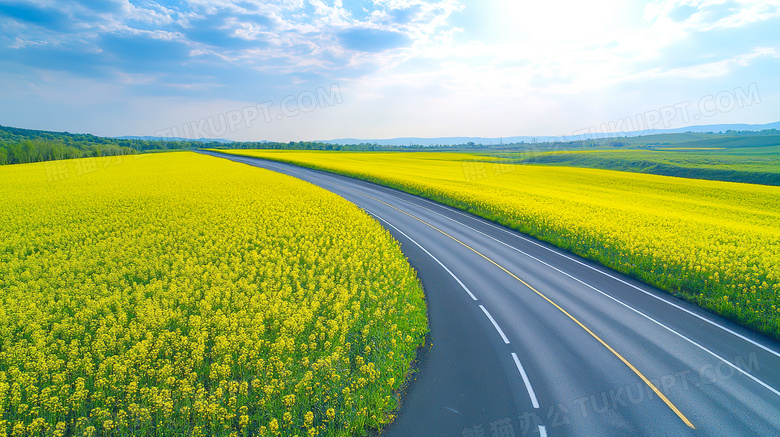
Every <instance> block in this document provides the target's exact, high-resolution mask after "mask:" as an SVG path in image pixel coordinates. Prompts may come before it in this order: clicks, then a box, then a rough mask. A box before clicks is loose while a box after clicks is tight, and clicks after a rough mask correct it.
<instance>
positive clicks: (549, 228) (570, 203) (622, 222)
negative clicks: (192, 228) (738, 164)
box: [230, 150, 780, 339]
mask: <svg viewBox="0 0 780 437" xmlns="http://www.w3.org/2000/svg"><path fill="white" fill-rule="evenodd" d="M230 153H236V154H244V155H248V156H257V157H262V158H267V159H273V160H279V161H286V162H291V163H294V164H299V165H303V166H307V167H313V168H318V169H322V170H328V171H333V172H337V173H341V174H346V175H350V176H354V177H358V178H361V179H366V180H370V181H374V182H378V183H381V184H384V185H388V186H391V187H395V188H398V189H401V190H404V191H407V192H410V193H413V194H417V195H420V196H422V197H427V198H429V199H433V200H436V201H440V202H442V203H445V204H448V205H451V206H454V207H457V208H460V209H463V210H466V211H469V212H472V213H474V214H476V215H479V216H482V217H485V218H488V219H490V220H494V221H496V222H498V223H501V224H503V225H506V226H508V227H511V228H514V229H517V230H519V231H521V232H524V233H527V234H530V235H532V236H534V237H537V238H539V239H541V240H544V241H548V242H550V243H552V244H555V245H556V246H559V247H562V248H564V249H567V250H570V251H572V252H574V253H576V254H578V255H581V256H583V257H586V258H589V259H592V260H595V261H598V262H600V263H602V264H604V265H606V266H608V267H611V268H613V269H616V270H618V271H621V272H623V273H626V274H628V275H630V276H633V277H635V278H638V279H640V280H642V281H644V282H646V283H648V284H651V285H653V286H656V287H658V288H661V289H664V290H667V291H670V292H672V293H674V294H677V295H679V296H681V297H683V298H685V299H687V300H689V301H691V302H694V303H696V304H699V305H701V306H703V307H705V308H708V309H710V310H712V311H714V312H716V313H719V314H721V315H724V316H726V317H728V318H730V319H732V320H735V321H737V322H740V323H742V324H744V325H746V326H749V327H751V328H753V329H755V330H757V331H759V332H762V333H764V334H767V335H769V336H772V337H774V338H776V339H780V311H778V305H779V302H780V187H772V186H763V185H753V184H739V183H730V182H717V181H706V180H697V179H683V178H674V177H666V176H657V175H649V174H637V173H626V172H618V171H610V170H597V169H587V168H572V167H557V166H556V167H552V166H539V165H514V164H511V163H507V162H506V161H503V160H501V159H499V158H495V157H486V156H479V155H474V154H464V153H440V152H439V153H430V152H427V153H426V152H414V153H407V152H403V153H399V152H368V153H366V152H362V153H361V152H317V151H314V152H313V151H308V152H303V151H271V150H251V151H248V150H235V151H230Z"/></svg>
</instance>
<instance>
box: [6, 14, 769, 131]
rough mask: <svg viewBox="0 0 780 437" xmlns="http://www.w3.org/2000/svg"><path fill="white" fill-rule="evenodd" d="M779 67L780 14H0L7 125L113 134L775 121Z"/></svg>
mask: <svg viewBox="0 0 780 437" xmlns="http://www.w3.org/2000/svg"><path fill="white" fill-rule="evenodd" d="M778 72H780V1H771V2H752V1H744V2H740V1H725V2H723V1H677V0H675V1H652V2H627V1H619V0H605V1H590V2H582V1H554V0H553V1H545V2H539V1H533V2H529V1H519V0H492V1H484V0H483V1H478V0H431V1H422V0H374V1H354V0H336V1H332V0H331V1H326V0H269V1H257V0H216V1H206V0H180V1H155V0H143V1H135V0H76V1H51V0H35V1H28V0H12V1H7V0H0V124H2V125H10V126H16V127H25V128H32V129H45V130H57V131H69V132H86V133H93V134H96V135H106V136H120V135H174V134H178V135H179V136H189V137H193V136H194V137H209V136H214V137H221V138H228V139H234V140H276V141H290V140H295V141H297V140H314V139H323V140H326V139H334V138H348V137H352V138H393V137H402V136H420V137H439V136H482V137H501V136H513V135H572V134H574V133H577V132H582V131H583V130H585V129H591V130H593V129H594V128H595V129H596V130H599V129H601V128H600V127H599V126H609V125H610V123H612V125H614V126H618V125H623V126H627V123H626V120H627V119H629V118H631V119H632V120H639V119H642V120H644V122H645V124H647V123H646V122H647V120H648V119H649V120H651V121H653V124H654V126H653V127H656V128H662V127H681V126H685V125H696V124H715V123H769V122H775V121H778V120H780V112H778V111H777V109H776V108H778V103H780V80H778V78H779V76H778ZM669 108H675V111H676V114H674V116H671V115H670V114H671V112H669ZM702 108H707V110H706V111H703V110H701V109H702ZM653 114H665V116H664V118H663V119H662V121H661V122H656V121H657V120H659V118H658V117H655V116H653ZM648 117H649V118H648ZM659 123H660V124H659ZM636 126H637V127H640V128H641V127H642V126H641V123H638V122H637V123H636Z"/></svg>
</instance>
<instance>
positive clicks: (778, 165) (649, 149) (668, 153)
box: [484, 134, 780, 185]
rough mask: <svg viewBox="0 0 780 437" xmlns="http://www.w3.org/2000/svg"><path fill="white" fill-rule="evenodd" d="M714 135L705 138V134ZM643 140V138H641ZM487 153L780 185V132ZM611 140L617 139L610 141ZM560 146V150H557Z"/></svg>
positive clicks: (510, 159)
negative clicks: (771, 134) (747, 135)
mask: <svg viewBox="0 0 780 437" xmlns="http://www.w3.org/2000/svg"><path fill="white" fill-rule="evenodd" d="M702 136H704V137H709V138H703V139H702V138H700V137H702ZM640 140H641V141H640ZM619 142H621V143H623V144H622V145H619V146H615V145H614V144H615V141H612V142H606V141H599V142H593V143H590V144H587V145H584V146H581V147H577V148H569V147H567V146H566V145H541V146H538V147H537V148H536V149H534V148H528V149H527V150H523V151H518V152H507V151H502V152H497V153H485V154H484V155H485V156H490V157H491V160H492V159H494V158H498V159H501V160H503V161H505V162H507V163H513V164H542V165H557V166H568V167H586V168H600V169H607V170H619V171H628V172H637V173H649V174H656V175H663V176H675V177H682V178H691V179H707V180H715V181H726V182H742V183H751V184H761V185H780V136H750V137H727V136H723V135H713V134H664V135H653V136H647V137H635V138H621V139H619ZM609 144H613V145H612V146H610V145H609ZM555 149H560V150H555Z"/></svg>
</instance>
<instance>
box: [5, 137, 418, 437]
mask: <svg viewBox="0 0 780 437" xmlns="http://www.w3.org/2000/svg"><path fill="white" fill-rule="evenodd" d="M63 163H65V164H64V165H67V166H71V167H73V168H85V167H86V168H92V169H95V168H98V166H95V165H93V164H94V162H92V163H87V162H85V160H73V161H63ZM98 170H99V171H92V172H89V173H84V174H81V175H79V176H76V175H77V174H78V173H77V172H70V173H69V175H70V176H69V177H67V178H63V179H61V180H57V181H55V182H54V183H50V181H51V178H47V174H46V169H45V168H44V164H24V165H12V166H4V167H2V168H1V169H0V198H1V199H2V204H3V207H2V208H0V436H26V435H36V436H37V435H41V436H42V435H47V436H64V435H69V436H70V435H73V436H108V435H111V436H114V435H116V436H131V435H162V436H166V435H204V436H205V435H225V436H228V435H230V436H247V435H254V436H296V435H297V436H301V437H303V436H309V437H311V436H341V435H356V434H358V435H360V434H363V433H364V432H365V431H366V430H367V429H370V428H381V427H382V425H383V424H386V423H387V422H388V421H389V420H390V419H391V418H392V411H393V410H394V408H395V407H396V405H397V399H396V397H395V394H394V393H395V392H396V390H397V389H398V388H399V383H391V384H388V383H389V382H395V381H402V380H403V379H404V377H405V375H406V373H407V372H408V370H409V365H410V362H411V360H412V359H413V358H414V354H415V351H416V348H417V347H418V346H419V345H420V344H421V343H422V342H423V338H424V335H425V333H426V332H427V320H426V310H425V303H424V296H423V292H422V289H421V287H420V285H419V282H418V280H417V278H416V275H415V273H414V271H413V270H412V269H411V267H410V266H409V265H408V262H407V261H406V259H405V257H404V256H403V254H402V253H401V251H400V249H399V246H398V244H397V242H395V241H394V240H393V238H392V237H391V236H390V235H389V234H388V233H387V232H386V231H385V230H384V229H382V227H381V226H380V225H379V224H378V223H377V222H376V221H374V220H372V219H371V218H370V217H368V216H367V215H366V214H365V213H364V212H362V211H361V210H359V209H358V208H357V207H355V206H354V205H352V204H350V203H349V202H347V201H345V200H343V199H342V198H340V197H338V196H336V195H334V194H332V193H329V192H327V191H325V190H323V189H320V188H317V187H315V186H313V185H310V184H308V183H305V182H303V181H300V180H297V179H294V178H291V177H288V176H284V175H280V174H276V173H273V172H270V171H266V170H261V169H257V168H253V167H249V166H245V165H241V164H236V163H232V162H229V161H226V160H222V159H217V158H213V157H208V156H204V155H198V154H195V153H189V152H186V153H165V154H156V155H148V156H144V157H142V158H141V159H135V158H124V160H123V161H122V162H121V165H114V166H111V167H108V168H103V169H98Z"/></svg>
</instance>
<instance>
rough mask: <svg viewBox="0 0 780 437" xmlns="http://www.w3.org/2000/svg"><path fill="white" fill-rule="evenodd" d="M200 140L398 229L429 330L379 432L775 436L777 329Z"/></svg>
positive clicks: (450, 216) (518, 239)
mask: <svg viewBox="0 0 780 437" xmlns="http://www.w3.org/2000/svg"><path fill="white" fill-rule="evenodd" d="M204 153H208V154H211V155H214V156H221V157H226V158H227V159H231V160H233V161H237V162H242V163H246V164H249V165H253V166H256V167H262V168H266V169H270V170H273V171H277V172H280V173H285V174H289V175H291V176H295V177H297V178H300V179H303V180H306V181H309V182H311V183H313V184H315V185H318V186H320V187H323V188H325V189H327V190H329V191H332V192H334V193H336V194H338V195H340V196H342V197H344V198H345V199H347V200H349V201H351V202H353V203H355V204H356V205H358V206H359V207H361V208H363V209H364V210H366V212H368V213H369V214H371V215H372V216H374V217H375V218H376V219H377V220H379V221H380V223H382V225H384V226H385V228H386V229H387V230H388V231H390V232H391V233H392V234H393V236H394V237H395V238H396V239H397V240H398V241H399V242H401V246H402V249H403V251H404V253H405V254H406V255H407V257H409V261H410V263H411V264H412V266H414V268H415V269H416V270H417V271H418V275H419V277H420V278H421V280H422V281H423V284H424V286H425V291H426V296H427V300H428V309H429V320H430V327H431V336H432V342H433V344H432V347H430V348H427V349H426V351H425V353H424V354H423V356H422V358H421V363H420V366H419V372H418V373H417V374H416V380H415V381H413V382H412V383H411V384H410V385H409V387H408V390H407V392H406V393H405V394H404V396H403V405H402V407H401V410H400V412H399V415H398V418H397V419H396V421H395V422H394V423H392V424H391V425H390V426H389V427H388V428H387V429H386V430H385V431H384V432H383V434H382V435H383V436H388V437H414V436H420V437H432V436H452V437H455V436H457V437H493V436H496V437H517V436H523V435H542V436H545V435H549V436H559V435H561V436H562V435H570V436H585V435H588V436H638V435H669V436H685V435H713V436H714V435H717V436H767V437H769V436H772V437H778V436H780V344H778V342H775V341H772V340H769V339H767V338H765V337H763V336H761V335H758V334H755V333H753V332H751V331H749V330H747V329H745V328H742V327H740V326H737V325H735V324H733V323H731V322H729V321H727V320H724V319H723V318H720V317H718V316H714V315H712V314H709V313H707V312H706V311H704V310H701V309H700V308H698V307H696V306H693V305H690V304H688V303H686V302H683V301H681V300H679V299H676V298H674V297H671V296H670V295H668V294H667V293H664V292H661V291H659V290H656V289H654V288H652V287H650V286H647V285H645V284H642V283H641V282H638V281H635V280H632V279H629V278H627V277H625V276H623V275H621V274H620V273H617V272H615V271H612V270H609V269H607V268H604V267H602V266H599V265H596V264H595V263H592V262H590V261H587V260H584V259H582V258H579V257H577V256H575V255H572V254H569V253H567V252H565V251H562V250H559V249H557V248H554V247H552V246H550V245H548V244H546V243H542V242H539V241H537V240H535V239H533V238H529V237H527V236H525V235H523V234H520V233H517V232H515V231H512V230H509V229H507V228H504V227H501V226H498V225H495V224H493V223H491V222H489V221H487V220H484V219H481V218H477V217H475V216H472V215H469V214H466V213H463V212H461V211H458V210H455V209H453V208H450V207H447V206H443V205H440V204H437V203H434V202H431V201H428V200H425V199H421V198H419V197H416V196H412V195H409V194H406V193H403V192H400V191H397V190H393V189H390V188H385V187H381V186H378V185H375V184H372V183H368V182H363V181H359V180H355V179H352V178H348V177H343V176H338V175H334V174H330V173H326V172H321V171H316V170H309V169H305V168H301V167H296V166H293V165H288V164H282V163H276V162H271V161H265V160H261V159H256V158H245V157H238V156H228V155H221V154H217V153H210V152H204Z"/></svg>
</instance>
